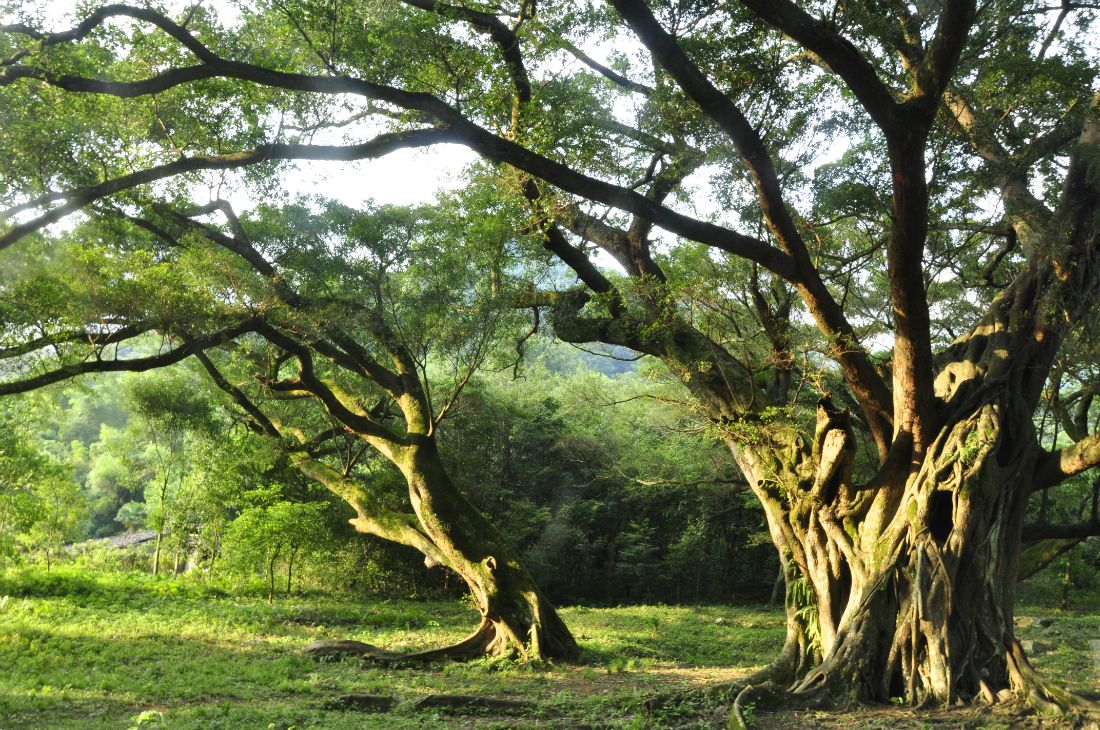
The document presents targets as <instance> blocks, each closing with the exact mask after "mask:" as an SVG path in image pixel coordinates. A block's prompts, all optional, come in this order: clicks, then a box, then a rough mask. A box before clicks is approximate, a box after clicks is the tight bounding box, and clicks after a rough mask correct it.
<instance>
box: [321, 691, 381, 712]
mask: <svg viewBox="0 0 1100 730" xmlns="http://www.w3.org/2000/svg"><path fill="white" fill-rule="evenodd" d="M396 702H397V700H396V699H394V698H393V697H390V696H388V695H356V694H352V695H342V696H340V697H337V698H336V699H334V700H332V701H330V702H328V703H327V705H326V707H328V709H330V710H355V711H357V712H389V711H390V710H392V709H393V706H394V704H395V703H396Z"/></svg>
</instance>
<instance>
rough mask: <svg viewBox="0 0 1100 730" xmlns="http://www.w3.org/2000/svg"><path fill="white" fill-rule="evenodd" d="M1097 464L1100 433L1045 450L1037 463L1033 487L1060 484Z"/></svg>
mask: <svg viewBox="0 0 1100 730" xmlns="http://www.w3.org/2000/svg"><path fill="white" fill-rule="evenodd" d="M1097 465H1100V434H1092V435H1091V436H1086V437H1085V438H1083V439H1081V440H1080V441H1078V442H1077V443H1075V444H1073V445H1072V446H1067V447H1065V448H1064V449H1058V450H1057V451H1045V452H1043V454H1042V456H1040V458H1039V460H1038V462H1037V463H1036V465H1035V474H1034V477H1033V482H1032V483H1033V486H1032V489H1033V490H1040V489H1049V488H1050V487H1055V486H1058V485H1059V484H1061V483H1062V482H1064V481H1066V480H1067V479H1069V478H1070V477H1072V476H1074V475H1076V474H1080V473H1081V472H1083V471H1087V470H1089V469H1091V468H1093V467H1095V466H1097Z"/></svg>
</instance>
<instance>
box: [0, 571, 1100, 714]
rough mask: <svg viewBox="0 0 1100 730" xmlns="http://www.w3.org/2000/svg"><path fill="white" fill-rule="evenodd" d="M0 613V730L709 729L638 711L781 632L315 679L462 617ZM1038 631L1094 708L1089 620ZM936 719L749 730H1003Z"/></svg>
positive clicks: (241, 606) (660, 633) (700, 682)
mask: <svg viewBox="0 0 1100 730" xmlns="http://www.w3.org/2000/svg"><path fill="white" fill-rule="evenodd" d="M3 595H8V596H9V598H8V599H7V601H6V603H5V604H4V605H3V607H2V608H0V730H15V729H16V728H73V729H76V728H80V729H89V730H90V729H92V728H97V729H98V728H120V729H123V730H126V729H127V728H132V727H138V728H142V730H145V729H146V728H148V730H162V729H168V728H171V729H172V730H184V729H186V728H195V729H199V728H202V729H207V728H234V729H240V730H244V729H247V728H261V729H263V728H269V729H272V730H289V729H290V728H298V729H303V728H335V729H339V728H375V727H377V728H387V729H393V730H396V729H398V728H432V727H485V728H492V727H601V728H602V727H608V728H632V727H636V728H642V727H675V726H697V727H712V726H715V725H717V724H720V723H721V722H722V719H723V718H724V709H723V708H722V707H720V706H718V705H714V706H709V705H707V704H706V703H705V702H700V703H698V704H695V705H689V706H688V707H686V708H684V709H683V710H681V711H679V712H677V713H674V714H673V713H667V712H666V713H663V714H657V715H654V714H649V713H646V712H644V711H643V708H642V702H643V701H644V699H645V698H647V697H649V696H652V695H653V694H655V693H657V692H662V691H667V690H674V689H687V688H691V687H702V686H706V685H708V684H711V683H716V682H720V681H723V680H730V679H735V678H737V677H739V676H742V675H745V674H748V673H750V672H751V671H752V670H753V669H755V668H757V667H759V666H761V665H763V664H765V663H767V661H768V660H769V659H770V658H771V657H772V656H773V654H774V652H775V651H776V650H777V649H778V648H779V646H780V645H781V643H782V639H783V620H782V616H781V614H780V613H779V612H778V611H774V610H765V609H761V608H759V607H729V606H701V607H682V606H681V607H669V606H641V607H623V608H591V609H589V608H583V607H573V608H566V609H564V610H563V615H564V618H565V620H566V621H567V622H568V623H569V625H570V627H571V628H572V629H573V632H574V634H575V635H576V636H577V639H578V641H579V642H580V644H581V646H582V648H583V655H582V659H581V661H580V662H579V663H578V664H574V665H567V666H564V665H558V666H548V665H546V666H544V665H536V666H532V665H524V664H521V663H516V662H510V661H502V660H488V659H486V660H480V661H475V662H471V663H467V664H449V665H434V666H429V667H423V668H416V669H382V668H379V667H371V666H368V665H365V664H363V663H362V662H360V661H358V660H344V661H337V662H318V661H316V660H314V659H312V658H309V657H306V656H304V655H303V654H302V652H301V649H302V647H304V646H305V645H306V644H307V643H309V642H310V641H312V640H314V639H321V638H351V639H358V640H361V641H365V642H368V643H371V644H375V645H377V646H380V647H383V648H386V649H390V650H399V651H400V650H412V649H422V648H428V647H431V646H437V645H440V644H443V643H446V642H449V641H453V640H456V639H458V638H460V637H461V636H463V635H464V633H466V632H468V631H469V630H470V629H471V628H472V627H473V626H474V624H475V622H476V621H475V619H476V616H475V613H474V612H473V611H471V610H469V609H467V608H465V607H464V606H462V605H461V604H460V603H458V602H454V601H451V602H436V601H403V600H385V599H364V600H352V599H347V598H338V597H303V598H291V599H282V600H276V601H275V603H274V605H270V606H269V605H268V604H267V603H266V601H264V600H263V599H260V598H255V597H239V596H230V595H226V594H224V593H220V592H217V591H214V590H211V589H208V588H205V587H203V586H201V585H197V584H192V583H188V582H182V581H176V580H152V579H150V578H148V577H146V576H140V575H130V574H78V573H76V572H71V571H65V570H61V571H55V572H54V573H51V574H49V575H48V576H47V575H45V574H42V573H34V572H8V573H6V574H5V573H0V596H3ZM1043 615H1044V616H1046V617H1049V618H1050V619H1052V621H1048V620H1044V621H1042V622H1039V621H1037V620H1036V616H1035V612H1033V611H1032V612H1029V611H1027V610H1024V611H1023V616H1022V617H1021V619H1020V627H1021V634H1022V636H1023V637H1024V638H1025V639H1031V640H1032V641H1034V642H1038V643H1037V647H1038V648H1039V649H1041V650H1042V651H1040V652H1038V653H1037V654H1036V656H1035V664H1036V665H1037V666H1038V668H1039V669H1040V670H1041V671H1044V672H1046V673H1047V674H1049V675H1051V676H1053V677H1055V678H1056V679H1058V680H1060V681H1062V682H1063V683H1065V684H1067V685H1069V686H1071V687H1073V688H1074V689H1076V690H1078V691H1085V692H1095V691H1096V690H1097V688H1098V681H1100V675H1098V671H1100V667H1098V666H1097V665H1096V664H1095V663H1094V657H1093V656H1092V655H1091V652H1090V645H1089V641H1090V640H1096V639H1100V616H1096V615H1088V614H1072V613H1066V614H1064V615H1056V614H1051V613H1049V612H1045V611H1044V613H1043ZM1040 623H1042V624H1049V625H1047V626H1041V625H1040ZM352 693H354V694H377V695H387V696H390V697H393V698H394V699H395V701H396V704H395V705H394V707H393V709H392V710H391V711H390V712H388V713H385V714H369V713H364V712H361V711H356V710H349V709H346V708H336V707H334V705H333V704H332V701H333V700H334V699H335V698H337V697H339V696H342V695H347V694H352ZM433 694H469V695H478V696H482V697H494V698H505V699H519V700H525V701H528V702H529V703H530V705H529V706H526V707H520V708H511V709H494V710H491V711H490V710H484V709H483V710H480V711H460V712H459V711H453V710H452V711H448V712H444V711H441V710H438V709H436V710H430V709H417V708H416V707H415V706H414V705H415V703H416V702H417V701H418V700H421V699H423V698H425V697H427V696H430V695H433ZM860 717H862V720H859V719H858V718H860ZM938 717H939V716H931V715H921V714H920V713H916V714H912V713H909V711H901V710H894V711H892V712H888V713H887V714H886V715H883V714H882V711H869V712H868V713H865V714H863V715H855V716H848V717H846V718H837V717H832V718H830V717H829V716H826V715H820V714H812V713H808V714H799V715H795V714H791V713H788V714H787V715H775V716H770V717H769V716H762V717H761V721H760V726H761V727H791V728H795V727H814V726H820V727H826V726H827V727H834V726H840V727H890V728H899V727H910V726H911V727H914V728H918V727H921V728H923V727H974V728H977V727H988V728H994V727H1009V726H1010V725H1007V724H1003V721H1002V720H999V719H996V718H992V719H991V718H990V717H987V716H975V717H977V718H978V719H977V720H975V723H978V724H971V725H966V724H962V725H960V724H959V723H960V722H966V719H965V718H962V716H960V715H958V714H956V715H954V716H951V717H953V718H954V719H951V717H949V719H948V720H945V722H955V723H956V724H954V725H950V724H947V725H943V724H939V720H938V719H937V718H938ZM966 717H970V715H967V716H966ZM960 718H962V719H960ZM983 718H984V719H983ZM846 722H862V724H845V723H846ZM930 722H931V723H932V724H929V723H930ZM837 723H839V725H838V724H837ZM879 723H882V724H879ZM906 723H909V724H908V725H907V724H906ZM998 723H1001V724H998ZM1051 726H1052V727H1053V726H1056V725H1051Z"/></svg>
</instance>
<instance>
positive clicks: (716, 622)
mask: <svg viewBox="0 0 1100 730" xmlns="http://www.w3.org/2000/svg"><path fill="white" fill-rule="evenodd" d="M725 623H726V620H725V619H724V618H722V617H718V618H716V619H714V625H715V626H724V625H725Z"/></svg>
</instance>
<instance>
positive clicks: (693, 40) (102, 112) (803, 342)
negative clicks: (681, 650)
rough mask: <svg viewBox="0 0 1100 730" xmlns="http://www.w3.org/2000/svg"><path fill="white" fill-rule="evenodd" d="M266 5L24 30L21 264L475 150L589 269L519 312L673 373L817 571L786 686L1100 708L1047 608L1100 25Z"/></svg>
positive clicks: (798, 556) (1078, 20)
mask: <svg viewBox="0 0 1100 730" xmlns="http://www.w3.org/2000/svg"><path fill="white" fill-rule="evenodd" d="M234 7H236V8H237V9H238V11H239V12H237V13H235V14H233V15H232V17H231V18H230V17H228V16H227V18H226V20H225V23H224V24H221V25H219V23H218V20H217V18H216V17H215V13H212V12H211V11H209V10H207V11H203V10H201V9H198V8H196V7H191V8H190V9H188V10H186V11H185V12H179V13H176V14H173V12H172V11H171V9H163V8H162V9H159V10H158V9H151V8H150V7H142V8H138V7H130V6H122V5H107V6H102V7H99V8H98V9H94V10H90V11H89V12H88V13H87V14H86V15H84V16H82V17H80V18H78V19H77V20H76V25H75V26H74V27H72V28H71V29H66V30H54V29H52V27H51V26H49V25H47V24H45V23H44V22H43V21H40V20H39V19H36V18H35V17H33V13H28V14H27V17H20V18H12V20H13V22H11V23H9V24H8V25H7V26H5V27H4V31H5V33H4V35H3V40H2V43H3V44H4V45H3V48H0V53H3V54H4V60H3V61H2V62H0V63H2V67H0V68H2V70H0V84H3V85H4V86H6V87H7V88H6V89H5V90H4V92H3V99H4V105H3V107H0V113H2V114H3V115H4V117H3V120H4V127H3V129H4V132H3V137H2V138H0V144H2V145H3V150H4V159H5V161H6V162H5V166H4V170H3V178H2V179H3V189H4V194H5V196H6V197H7V198H8V201H9V202H8V204H9V211H8V217H9V218H10V219H11V221H12V222H11V224H10V226H9V228H8V230H7V231H6V232H5V233H3V234H0V246H8V245H11V244H13V243H15V242H16V241H18V240H19V239H21V238H23V237H25V236H27V235H28V234H30V233H32V232H34V231H37V230H40V229H41V228H43V227H45V226H47V225H49V224H51V223H54V222H56V221H58V220H60V219H61V218H62V217H64V216H66V215H68V214H70V213H72V212H74V211H77V210H83V211H85V212H87V213H88V214H89V215H93V216H106V217H111V216H117V215H120V214H121V213H120V212H119V211H121V212H122V213H125V212H126V211H127V210H129V209H131V208H134V207H137V206H140V205H142V201H143V200H146V199H147V198H149V197H150V196H156V195H163V194H165V192H166V191H169V190H176V191H177V193H178V192H179V190H180V189H184V190H190V191H191V192H192V193H193V192H194V190H195V189H196V186H195V183H194V181H195V180H196V177H197V176H198V177H199V178H200V179H201V178H202V176H205V177H206V179H209V178H210V176H211V175H214V174H220V175H221V176H222V177H220V178H219V180H224V181H229V182H237V181H239V182H240V184H242V185H244V184H252V185H255V186H258V187H261V188H263V186H276V185H278V180H279V178H278V177H277V176H268V177H267V178H263V177H260V176H259V175H256V174H249V172H251V173H255V172H256V171H258V170H261V169H265V170H266V169H268V168H270V167H271V166H273V165H276V164H278V163H279V161H286V160H333V159H335V160H363V159H368V158H372V157H377V156H379V155H382V154H386V153H388V152H391V151H393V150H395V149H399V148H411V147H425V146H428V145H436V144H441V143H455V144H461V145H465V146H466V147H468V148H470V149H472V150H474V151H475V152H477V153H478V154H479V155H481V156H482V157H483V158H484V159H485V160H486V161H487V162H488V163H489V164H490V165H491V166H492V167H491V168H490V170H489V172H491V173H493V174H495V175H496V176H497V177H496V182H495V190H496V195H497V198H498V202H492V201H490V202H489V203H487V205H488V206H490V207H491V208H492V209H493V211H494V212H499V210H497V209H498V208H499V206H500V205H501V203H500V202H499V201H504V200H507V201H510V202H509V204H510V205H513V207H514V204H515V203H516V202H517V201H518V202H519V203H520V204H522V205H523V206H525V211H526V212H525V215H524V216H523V217H522V220H520V221H519V222H518V225H519V226H520V227H521V230H522V231H523V232H526V233H529V234H536V235H538V236H539V237H540V238H541V241H542V245H543V246H544V247H545V249H546V250H547V251H548V252H549V253H550V254H551V255H552V256H553V258H554V259H555V260H557V261H560V262H561V263H562V264H564V266H566V267H568V269H569V270H571V271H572V272H573V273H574V274H575V278H576V281H577V285H576V286H575V287H566V288H563V289H561V290H558V291H544V290H540V289H538V288H535V287H532V288H531V289H530V291H529V292H528V293H527V294H526V295H525V296H521V297H519V301H518V302H517V303H518V304H522V305H525V306H531V307H534V308H536V309H538V308H548V309H549V310H550V313H551V317H550V319H551V322H552V325H553V328H554V330H555V333H556V334H557V335H558V336H559V337H562V338H564V339H570V340H597V341H603V342H607V343H612V344H618V345H624V346H627V347H630V348H633V349H636V350H638V351H640V352H646V353H650V354H652V355H654V356H656V357H659V358H660V359H662V360H663V361H664V362H665V363H666V364H667V365H668V366H669V368H670V369H671V370H672V371H673V372H674V373H676V374H677V375H678V376H679V377H680V378H681V379H682V380H683V382H684V383H685V385H686V386H687V387H688V388H689V389H690V390H691V392H692V393H693V394H694V396H695V397H696V399H697V400H698V402H699V404H700V408H701V409H702V410H703V411H704V412H705V414H706V415H707V417H708V418H709V419H710V421H711V422H712V423H713V424H714V431H715V433H716V434H717V435H718V436H719V437H720V438H722V439H724V440H725V441H726V442H727V443H728V444H729V447H730V449H731V452H732V454H733V458H734V459H735V460H736V462H737V464H738V465H739V466H740V468H741V470H742V471H743V472H744V474H745V476H746V478H747V479H748V480H749V482H750V484H751V486H752V489H753V490H754V492H755V493H756V495H757V496H758V497H759V499H760V502H761V503H762V505H763V507H764V510H765V512H766V514H767V517H768V521H769V525H770V530H771V535H772V538H773V540H774V542H775V544H776V548H777V549H778V551H779V555H780V558H781V560H782V561H783V564H784V565H785V566H786V570H787V583H788V600H787V618H788V621H787V623H788V635H787V642H786V645H785V647H784V650H783V652H782V655H781V656H780V658H779V660H778V661H777V662H776V663H775V664H774V665H773V666H772V667H771V668H770V669H769V671H768V672H767V675H766V676H767V678H770V679H771V680H773V681H775V682H778V683H780V684H781V685H783V686H784V687H787V688H789V690H790V692H791V693H792V694H793V696H795V697H799V698H802V699H804V700H811V699H812V700H817V699H823V698H829V699H833V700H842V699H851V698H857V699H879V700H885V699H887V698H891V697H903V698H905V699H906V700H907V701H909V702H912V703H920V702H938V703H948V702H952V701H956V700H960V699H961V700H971V699H984V700H985V701H988V702H995V701H999V700H1003V699H1006V698H1008V697H1010V696H1013V695H1014V694H1024V695H1026V696H1027V697H1028V698H1030V700H1031V701H1033V702H1034V703H1036V704H1044V705H1045V704H1054V705H1058V706H1067V705H1078V706H1082V705H1085V704H1087V703H1084V701H1082V700H1079V699H1077V698H1074V697H1072V696H1070V695H1068V694H1066V693H1064V692H1062V691H1060V690H1058V689H1057V688H1055V687H1052V686H1050V685H1049V684H1048V683H1046V682H1044V681H1043V680H1042V679H1041V678H1039V677H1038V676H1037V675H1036V674H1035V672H1034V671H1033V670H1032V669H1031V667H1030V665H1029V664H1028V662H1027V659H1026V657H1025V656H1024V654H1023V652H1022V650H1021V648H1020V645H1019V643H1018V642H1017V641H1016V640H1015V638H1014V636H1013V626H1012V615H1013V597H1014V584H1015V578H1016V574H1017V564H1018V560H1019V553H1020V546H1021V543H1022V540H1023V536H1024V520H1025V513H1026V511H1027V506H1028V502H1029V498H1030V497H1031V496H1032V495H1033V494H1034V493H1036V492H1037V491H1041V490H1046V489H1050V488H1055V487H1057V486H1058V485H1060V484H1062V483H1065V482H1066V480H1067V479H1070V478H1071V477H1073V475H1075V474H1078V473H1081V472H1083V471H1085V470H1087V469H1089V468H1091V467H1092V466H1094V465H1095V464H1096V463H1097V462H1098V461H1100V437H1097V435H1095V434H1087V433H1080V432H1077V433H1076V436H1078V437H1079V438H1078V440H1077V441H1075V442H1073V443H1068V444H1066V443H1065V442H1066V439H1062V441H1061V442H1059V441H1058V437H1057V434H1055V435H1053V436H1052V435H1051V431H1050V430H1049V429H1048V430H1046V431H1040V430H1038V429H1037V426H1036V420H1037V419H1036V414H1037V412H1038V411H1039V410H1040V409H1041V404H1042V403H1043V402H1052V403H1053V402H1056V401H1058V398H1057V397H1056V396H1057V394H1058V392H1059V385H1058V383H1061V382H1063V381H1062V380H1060V379H1059V378H1058V377H1054V374H1055V373H1061V372H1063V370H1064V368H1063V366H1064V365H1068V366H1069V367H1070V369H1072V370H1073V371H1074V372H1077V373H1084V374H1085V377H1091V375H1090V370H1091V368H1090V367H1088V364H1087V363H1085V364H1082V363H1081V362H1077V361H1074V358H1072V357H1070V356H1069V355H1067V354H1066V353H1067V350H1066V346H1067V343H1071V342H1073V341H1074V339H1075V338H1077V337H1079V334H1080V333H1079V331H1080V330H1082V329H1083V328H1085V327H1086V326H1087V324H1088V323H1087V316H1086V315H1087V312H1088V311H1089V308H1090V306H1091V305H1093V304H1094V303H1095V300H1096V295H1097V286H1096V284H1097V271H1096V263H1095V256H1096V253H1097V230H1098V228H1097V223H1098V220H1097V217H1098V211H1097V201H1098V194H1100V182H1098V176H1100V170H1098V169H1097V160H1098V154H1100V147H1098V145H1100V111H1098V108H1100V96H1098V95H1097V92H1096V89H1095V82H1096V67H1097V63H1096V57H1095V49H1093V48H1091V47H1090V46H1089V45H1088V44H1089V42H1090V38H1091V36H1090V32H1091V33H1094V31H1095V27H1096V24H1095V22H1094V17H1095V13H1094V12H1093V11H1094V9H1095V6H1091V5H1089V4H1086V3H1076V2H1065V3H1062V4H1061V5H1055V6H1053V7H1050V6H1048V5H1046V4H1044V3H1039V2H1034V1H1031V0H992V1H991V2H987V3H983V4H981V5H979V4H978V3H976V2H974V1H973V0H942V2H939V3H928V2H917V3H902V2H891V1H890V0H885V1H884V2H874V3H872V2H854V3H836V4H832V3H814V2H794V0H770V1H767V2H765V1H764V0H736V1H735V0H680V1H677V2H666V1H664V0H660V1H658V2H652V3H647V2H644V1H643V0H608V1H607V2H606V3H602V2H595V0H592V1H591V2H556V1H554V0H545V1H544V2H541V3H535V2H529V1H527V0H519V1H517V2H511V1H509V2H505V3H499V4H489V3H476V2H462V1H461V0H456V1H454V2H444V1H443V0H402V1H397V0H395V1H394V2H389V3H379V2H367V1H362V2H360V1H357V0H347V1H346V2H338V3H331V2H317V1H310V0H280V1H279V2H274V0H273V1H272V2H259V1H258V2H255V3H240V4H238V5H236V6H234ZM601 59H602V60H601ZM239 170H244V171H245V173H236V172H233V171H239ZM189 181H190V182H189ZM188 185H190V187H188ZM471 213H472V214H474V215H477V213H476V212H475V211H471ZM612 261H613V262H614V263H615V267H614V268H615V271H614V272H611V271H609V264H610V262H612ZM496 273H497V275H501V274H508V273H509V272H507V271H505V272H496ZM757 329H759V330H760V332H761V334H758V333H757ZM1070 361H1072V362H1070ZM815 391H816V394H817V402H816V404H815V405H814V406H813V412H814V414H815V416H814V418H813V419H812V422H811V424H810V425H809V427H808V428H806V427H803V421H802V418H801V415H802V409H801V408H800V404H802V403H803V402H804V401H805V400H806V397H807V395H808V394H809V393H811V392H815ZM1086 410H1087V409H1086ZM1040 420H1041V419H1040ZM1063 430H1064V432H1065V433H1066V434H1069V435H1070V436H1073V435H1074V434H1072V433H1070V431H1069V429H1063ZM1058 446H1064V448H1056V447H1058ZM1073 530H1074V531H1075V532H1074V535H1078V534H1089V533H1091V532H1095V531H1096V525H1095V524H1084V525H1078V526H1075V527H1074V528H1073ZM1048 533H1053V530H1048ZM1038 536H1039V535H1034V537H1038ZM1063 537H1072V535H1063Z"/></svg>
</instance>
